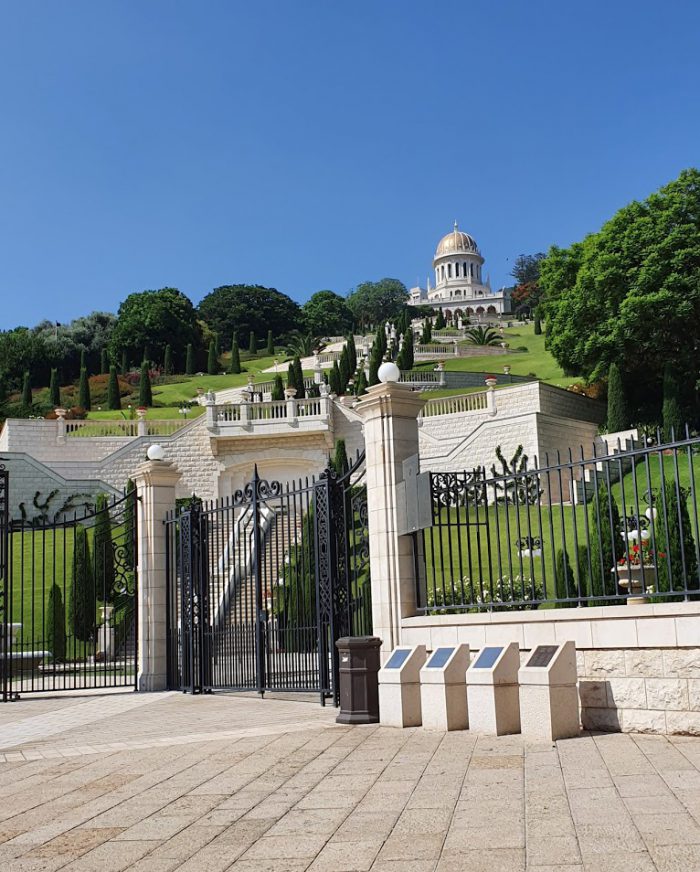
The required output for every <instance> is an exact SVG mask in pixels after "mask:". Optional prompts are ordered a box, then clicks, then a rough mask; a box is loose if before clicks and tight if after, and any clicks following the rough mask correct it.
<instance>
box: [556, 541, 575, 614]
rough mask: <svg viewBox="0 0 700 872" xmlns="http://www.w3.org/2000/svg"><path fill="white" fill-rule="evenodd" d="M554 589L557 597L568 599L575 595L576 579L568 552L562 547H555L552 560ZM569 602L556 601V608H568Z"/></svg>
mask: <svg viewBox="0 0 700 872" xmlns="http://www.w3.org/2000/svg"><path fill="white" fill-rule="evenodd" d="M554 590H555V596H556V598H557V599H569V598H570V597H575V596H576V579H575V578H574V571H573V569H572V568H571V563H570V561H569V552H568V551H565V550H564V549H563V548H558V549H557V555H556V559H555V561H554ZM570 605H571V603H557V606H556V607H557V608H558V609H565V608H568V607H569V606H570Z"/></svg>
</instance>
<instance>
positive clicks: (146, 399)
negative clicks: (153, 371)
mask: <svg viewBox="0 0 700 872" xmlns="http://www.w3.org/2000/svg"><path fill="white" fill-rule="evenodd" d="M152 405H153V391H152V390H151V376H150V373H149V372H148V361H147V360H144V362H143V363H142V364H141V377H140V378H139V406H146V407H148V406H152Z"/></svg>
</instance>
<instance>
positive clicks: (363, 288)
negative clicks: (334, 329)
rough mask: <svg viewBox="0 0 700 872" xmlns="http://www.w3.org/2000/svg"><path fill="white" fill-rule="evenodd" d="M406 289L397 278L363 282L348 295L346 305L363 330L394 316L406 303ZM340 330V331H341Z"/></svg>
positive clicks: (382, 323)
mask: <svg viewBox="0 0 700 872" xmlns="http://www.w3.org/2000/svg"><path fill="white" fill-rule="evenodd" d="M407 297H408V291H407V290H406V286H405V285H404V284H403V282H400V281H399V280H398V279H389V278H386V279H380V280H379V281H378V282H363V283H362V284H360V285H358V286H357V287H356V288H355V290H354V291H353V292H352V293H351V294H350V295H349V296H348V298H347V305H348V307H349V309H350V311H351V312H352V314H353V317H354V319H355V323H356V324H357V325H358V326H359V327H360V328H361V329H362V330H365V329H367V327H369V326H371V325H375V326H376V325H379V324H381V325H382V326H383V325H384V322H385V321H387V320H388V319H393V318H396V317H397V316H398V315H399V313H400V312H401V310H402V309H403V308H404V307H405V305H406V300H407ZM341 332H342V331H341Z"/></svg>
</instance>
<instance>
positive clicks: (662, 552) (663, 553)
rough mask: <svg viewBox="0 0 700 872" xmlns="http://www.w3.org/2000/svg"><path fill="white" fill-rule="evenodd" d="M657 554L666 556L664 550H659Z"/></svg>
mask: <svg viewBox="0 0 700 872" xmlns="http://www.w3.org/2000/svg"><path fill="white" fill-rule="evenodd" d="M658 554H659V557H665V556H666V552H665V551H659V552H658Z"/></svg>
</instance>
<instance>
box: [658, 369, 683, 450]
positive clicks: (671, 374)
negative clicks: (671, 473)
mask: <svg viewBox="0 0 700 872" xmlns="http://www.w3.org/2000/svg"><path fill="white" fill-rule="evenodd" d="M687 420H688V416H687V415H684V414H683V410H682V408H681V400H680V390H679V386H678V376H677V373H676V372H675V371H674V367H673V364H671V363H667V364H666V366H665V367H664V377H663V404H662V406H661V423H662V426H663V433H664V440H665V441H666V442H671V441H672V440H673V439H683V438H685V426H684V425H685V423H686V421H687Z"/></svg>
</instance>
